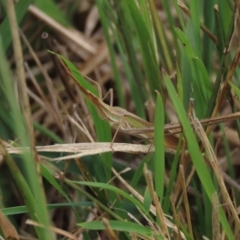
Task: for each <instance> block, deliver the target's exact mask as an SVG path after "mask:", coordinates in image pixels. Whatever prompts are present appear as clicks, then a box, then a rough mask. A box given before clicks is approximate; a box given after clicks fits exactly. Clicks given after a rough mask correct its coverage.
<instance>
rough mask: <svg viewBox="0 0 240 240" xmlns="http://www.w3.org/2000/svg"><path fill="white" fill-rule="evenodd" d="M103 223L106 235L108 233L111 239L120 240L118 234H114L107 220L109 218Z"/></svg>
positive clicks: (103, 220) (104, 219)
mask: <svg viewBox="0 0 240 240" xmlns="http://www.w3.org/2000/svg"><path fill="white" fill-rule="evenodd" d="M102 222H103V225H104V227H105V229H106V233H107V235H108V237H109V239H112V240H118V239H119V238H118V236H117V234H116V232H114V231H113V230H112V228H111V226H110V225H109V221H108V220H107V218H103V219H102Z"/></svg>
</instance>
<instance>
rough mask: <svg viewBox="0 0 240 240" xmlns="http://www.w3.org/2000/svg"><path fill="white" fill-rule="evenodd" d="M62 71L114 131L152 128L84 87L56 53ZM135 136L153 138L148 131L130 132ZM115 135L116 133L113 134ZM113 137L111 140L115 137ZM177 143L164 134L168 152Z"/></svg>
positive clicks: (173, 138) (171, 137) (170, 136)
mask: <svg viewBox="0 0 240 240" xmlns="http://www.w3.org/2000/svg"><path fill="white" fill-rule="evenodd" d="M56 56H57V58H58V60H59V62H60V64H61V66H62V68H63V70H64V72H65V73H66V74H67V75H68V76H69V77H70V78H71V79H73V80H74V82H75V83H76V84H77V86H78V88H79V89H80V91H81V92H82V93H83V94H84V95H85V97H86V98H87V99H88V100H89V101H90V102H91V103H92V104H93V105H94V106H95V108H96V109H97V112H98V114H99V116H100V117H101V118H102V119H103V120H105V121H107V122H108V123H109V124H110V125H111V126H112V127H113V128H115V129H117V131H116V133H117V132H118V131H122V132H128V130H131V129H132V128H134V129H148V128H149V129H150V128H153V124H152V123H150V122H148V121H146V120H144V119H142V118H140V117H138V116H136V115H134V114H133V113H130V112H128V111H126V110H125V109H123V108H120V107H115V106H114V107H113V106H110V105H108V104H106V103H104V102H103V101H102V100H101V99H100V98H98V97H97V96H95V95H94V94H93V93H91V92H90V91H88V90H87V89H85V88H84V87H83V86H82V85H81V83H80V82H79V81H78V80H77V79H76V78H75V76H74V75H73V74H72V72H71V70H70V69H69V68H68V66H67V65H66V64H65V62H64V61H63V60H62V58H61V57H60V56H58V55H56ZM132 135H134V136H136V137H139V138H143V139H146V140H148V141H150V142H152V140H153V138H154V132H148V131H142V132H139V133H134V134H132ZM115 136H116V134H115ZM115 136H114V137H113V140H114V138H115ZM177 144H178V138H177V137H176V136H174V135H166V136H165V141H164V146H165V149H166V151H168V152H175V151H176V149H177Z"/></svg>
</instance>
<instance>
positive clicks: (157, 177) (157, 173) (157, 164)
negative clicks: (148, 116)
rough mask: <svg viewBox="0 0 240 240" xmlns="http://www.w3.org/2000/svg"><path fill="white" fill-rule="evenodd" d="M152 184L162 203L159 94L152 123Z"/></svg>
mask: <svg viewBox="0 0 240 240" xmlns="http://www.w3.org/2000/svg"><path fill="white" fill-rule="evenodd" d="M154 128H155V131H154V145H155V157H154V182H155V191H156V193H157V195H158V197H159V198H160V201H161V202H162V201H163V191H164V175H165V158H164V156H165V154H164V153H165V152H164V105H163V101H162V98H161V96H160V94H159V93H158V94H157V102H156V110H155V121H154Z"/></svg>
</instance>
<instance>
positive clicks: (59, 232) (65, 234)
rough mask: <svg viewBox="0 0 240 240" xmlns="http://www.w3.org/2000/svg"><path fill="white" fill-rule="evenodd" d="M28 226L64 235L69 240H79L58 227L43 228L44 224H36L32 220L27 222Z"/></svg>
mask: <svg viewBox="0 0 240 240" xmlns="http://www.w3.org/2000/svg"><path fill="white" fill-rule="evenodd" d="M26 224H28V225H32V226H37V227H42V228H47V229H50V230H52V231H53V232H55V233H56V234H59V235H62V236H64V237H66V238H67V239H72V240H78V237H76V236H74V235H73V234H71V233H69V232H66V231H64V230H62V229H59V228H56V227H49V226H47V227H46V226H43V225H42V224H40V223H37V222H34V221H32V220H30V219H27V220H26Z"/></svg>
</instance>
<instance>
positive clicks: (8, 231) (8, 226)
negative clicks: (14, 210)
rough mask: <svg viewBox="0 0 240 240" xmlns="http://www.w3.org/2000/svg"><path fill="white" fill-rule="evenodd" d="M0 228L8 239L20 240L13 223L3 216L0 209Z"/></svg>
mask: <svg viewBox="0 0 240 240" xmlns="http://www.w3.org/2000/svg"><path fill="white" fill-rule="evenodd" d="M0 226H1V230H2V231H3V233H4V236H5V237H6V239H14V240H19V236H18V233H17V231H16V229H15V227H14V226H13V225H12V223H11V222H10V221H9V220H8V219H7V218H6V217H5V216H4V215H3V213H2V211H1V209H0Z"/></svg>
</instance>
